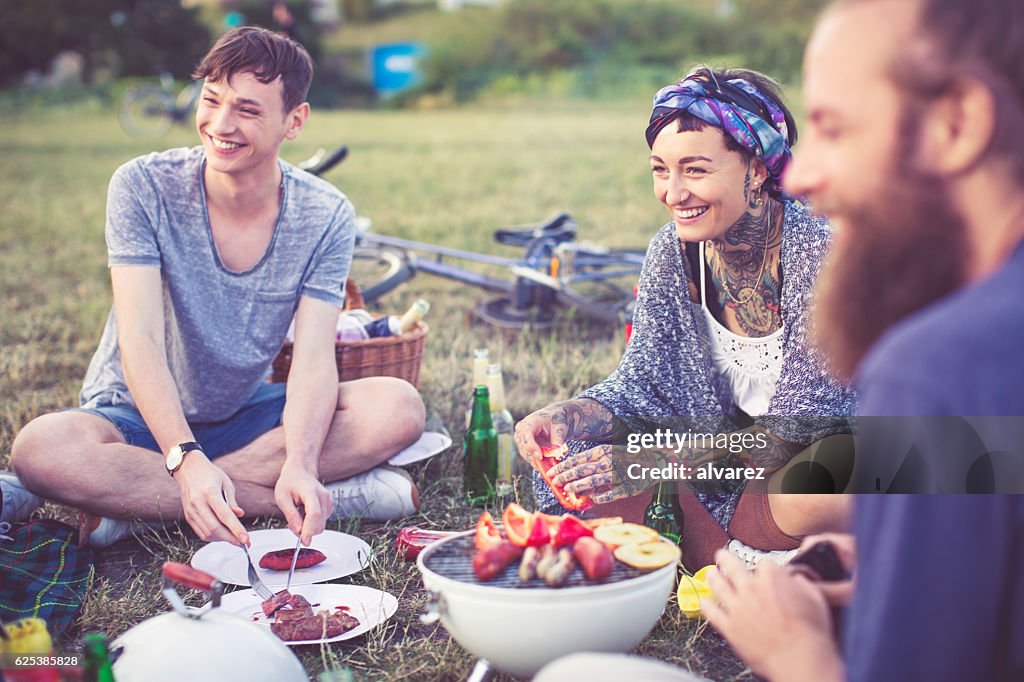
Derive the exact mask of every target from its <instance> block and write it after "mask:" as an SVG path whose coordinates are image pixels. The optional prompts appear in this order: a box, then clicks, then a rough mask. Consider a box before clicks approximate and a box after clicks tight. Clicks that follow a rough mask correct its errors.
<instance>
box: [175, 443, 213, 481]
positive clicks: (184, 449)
mask: <svg viewBox="0 0 1024 682" xmlns="http://www.w3.org/2000/svg"><path fill="white" fill-rule="evenodd" d="M193 450H199V452H203V453H205V452H206V451H205V450H203V446H202V445H200V444H199V443H196V442H194V441H192V442H188V443H179V444H178V445H175V446H174V447H173V448H171V450H170V452H168V453H167V461H166V462H165V464H166V466H167V473H169V474H170V475H171V476H174V472H175V471H177V470H178V469H180V468H181V463H182V462H184V461H185V455H186V454H187V453H189V452H192V451H193Z"/></svg>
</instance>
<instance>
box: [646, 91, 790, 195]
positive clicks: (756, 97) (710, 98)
mask: <svg viewBox="0 0 1024 682" xmlns="http://www.w3.org/2000/svg"><path fill="white" fill-rule="evenodd" d="M680 111H685V112H687V113H688V114H690V115H691V116H695V117H696V118H699V119H700V120H702V121H704V122H705V123H708V124H709V125H713V126H715V127H716V128H719V129H721V130H723V131H724V132H725V133H726V134H727V135H729V136H730V137H732V138H733V139H734V140H736V142H737V143H738V144H739V145H740V146H741V147H743V149H746V150H747V151H748V152H750V154H751V155H753V156H754V157H755V158H757V159H758V160H759V161H761V163H763V164H764V165H765V168H767V169H768V175H769V178H768V180H767V181H765V184H764V187H765V189H766V190H768V193H769V194H770V195H771V196H773V197H776V198H778V197H779V196H781V194H782V185H781V181H782V172H783V171H784V170H785V168H786V164H787V163H789V159H790V157H791V156H792V155H793V153H792V151H790V148H789V126H788V125H787V123H786V115H785V114H784V113H783V111H782V109H780V108H779V106H778V105H777V104H775V102H773V101H772V100H771V98H769V97H766V96H765V95H764V94H762V93H761V91H760V90H758V89H757V88H756V87H755V86H754V85H753V84H752V83H751V82H750V81H748V80H745V79H743V78H733V79H730V80H726V81H716V80H715V79H713V78H709V77H708V76H707V75H706V74H697V75H694V76H690V77H688V78H685V79H683V80H681V81H679V83H677V84H675V85H667V86H665V87H664V88H662V89H661V90H659V91H658V93H657V94H656V95H655V96H654V110H653V111H652V112H651V121H650V123H649V124H648V126H647V133H646V134H647V146H648V147H651V146H653V145H654V138H656V137H657V136H658V133H660V132H661V130H662V128H664V127H665V126H666V125H668V124H669V123H670V122H672V121H674V120H675V119H676V118H678V116H679V112H680Z"/></svg>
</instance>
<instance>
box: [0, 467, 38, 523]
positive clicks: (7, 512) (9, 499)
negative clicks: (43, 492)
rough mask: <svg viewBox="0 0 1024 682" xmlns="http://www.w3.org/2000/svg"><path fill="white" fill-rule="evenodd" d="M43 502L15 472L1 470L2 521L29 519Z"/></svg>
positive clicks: (0, 517)
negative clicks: (24, 484) (23, 483)
mask: <svg viewBox="0 0 1024 682" xmlns="http://www.w3.org/2000/svg"><path fill="white" fill-rule="evenodd" d="M42 504H43V501H42V500H41V499H39V496H38V495H35V494H33V493H30V492H29V491H28V490H27V489H26V488H25V486H23V485H22V484H21V481H20V480H18V477H17V476H16V475H15V474H14V473H13V472H10V471H4V472H0V523H7V524H15V523H21V522H22V521H28V517H30V516H32V512H34V511H35V510H36V509H39V507H40V506H41V505H42Z"/></svg>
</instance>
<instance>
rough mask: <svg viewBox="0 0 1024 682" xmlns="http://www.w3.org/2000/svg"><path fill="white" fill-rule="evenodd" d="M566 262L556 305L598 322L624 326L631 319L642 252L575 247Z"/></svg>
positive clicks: (583, 246) (556, 293)
mask: <svg viewBox="0 0 1024 682" xmlns="http://www.w3.org/2000/svg"><path fill="white" fill-rule="evenodd" d="M574 251H575V255H574V256H573V257H572V258H571V259H570V260H569V262H570V263H571V265H569V267H570V268H571V273H569V274H568V275H567V276H565V277H563V278H562V279H561V286H560V287H559V288H558V289H556V290H555V298H556V300H557V301H558V303H559V304H560V305H562V306H564V307H566V308H569V309H572V310H578V311H580V312H581V313H582V314H584V315H586V316H587V317H590V318H592V319H595V320H598V321H600V322H608V323H612V324H624V323H626V322H629V321H630V320H632V319H633V307H634V304H635V303H636V296H635V295H634V294H633V290H634V287H635V285H636V283H637V280H638V279H639V277H640V268H641V266H642V264H643V259H644V252H643V251H641V250H631V249H616V250H607V249H600V248H597V247H589V246H587V245H583V244H581V245H579V246H578V248H576V249H575V250H574Z"/></svg>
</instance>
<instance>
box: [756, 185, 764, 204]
mask: <svg viewBox="0 0 1024 682" xmlns="http://www.w3.org/2000/svg"><path fill="white" fill-rule="evenodd" d="M754 205H756V206H757V207H758V208H760V207H761V206H763V205H764V187H758V188H757V199H755V200H754Z"/></svg>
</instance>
